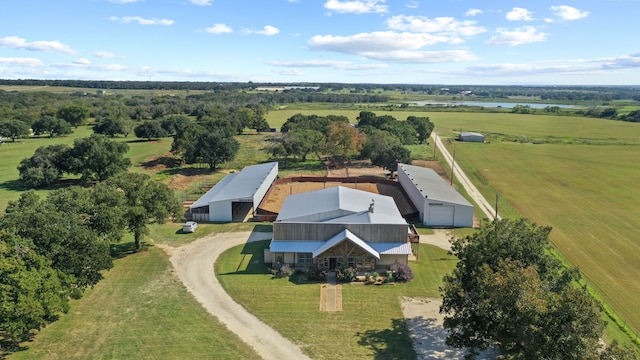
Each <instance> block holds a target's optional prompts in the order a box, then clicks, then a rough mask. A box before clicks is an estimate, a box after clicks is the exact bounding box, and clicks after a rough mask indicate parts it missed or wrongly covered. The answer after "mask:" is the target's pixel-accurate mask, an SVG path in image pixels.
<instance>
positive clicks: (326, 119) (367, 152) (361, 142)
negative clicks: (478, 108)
mask: <svg viewBox="0 0 640 360" xmlns="http://www.w3.org/2000/svg"><path fill="white" fill-rule="evenodd" d="M357 120H358V123H357V125H356V126H352V125H350V124H349V119H348V118H347V117H346V116H341V115H327V116H318V115H315V114H312V115H303V114H296V115H293V116H292V117H290V118H289V119H287V121H286V122H285V123H284V124H283V125H282V127H281V129H280V132H281V134H279V135H275V136H274V137H272V138H271V145H270V146H269V147H268V148H267V149H266V151H268V152H269V153H270V154H271V156H273V157H274V158H281V159H283V160H284V167H287V162H288V160H289V158H290V157H296V158H298V159H299V160H300V161H306V159H307V156H308V155H309V154H314V155H316V156H317V157H318V158H319V159H320V157H321V155H323V154H326V155H329V156H332V157H335V158H338V159H350V158H356V157H358V158H367V159H371V162H372V164H374V165H377V166H381V167H383V168H384V169H386V170H389V171H391V172H393V171H394V170H395V169H396V168H397V164H398V163H399V162H401V163H410V162H411V153H410V151H409V150H408V149H407V148H406V147H405V146H404V145H412V144H417V143H423V142H425V141H426V140H427V139H428V137H429V136H430V135H431V132H432V131H433V126H434V125H433V123H432V122H431V121H430V120H429V118H428V117H416V116H409V117H408V118H407V119H406V121H400V120H398V119H396V118H394V117H393V116H390V115H382V116H378V115H376V114H375V113H373V112H370V111H362V112H360V114H359V116H358V118H357Z"/></svg>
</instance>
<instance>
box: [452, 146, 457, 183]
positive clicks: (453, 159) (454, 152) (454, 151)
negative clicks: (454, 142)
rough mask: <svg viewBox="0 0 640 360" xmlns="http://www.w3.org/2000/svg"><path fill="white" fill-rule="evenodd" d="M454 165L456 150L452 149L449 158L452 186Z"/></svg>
mask: <svg viewBox="0 0 640 360" xmlns="http://www.w3.org/2000/svg"><path fill="white" fill-rule="evenodd" d="M455 166H456V150H455V149H454V150H453V158H452V159H451V186H453V168H454V167H455Z"/></svg>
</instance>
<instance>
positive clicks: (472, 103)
mask: <svg viewBox="0 0 640 360" xmlns="http://www.w3.org/2000/svg"><path fill="white" fill-rule="evenodd" d="M411 103H412V104H416V105H418V106H425V105H442V106H459V105H464V106H482V107H495V108H497V107H501V108H506V109H511V108H513V107H514V106H516V105H527V106H529V107H531V108H532V109H544V108H546V107H547V106H557V107H559V108H563V109H576V108H580V106H576V105H563V104H533V103H507V102H486V101H412V102H411Z"/></svg>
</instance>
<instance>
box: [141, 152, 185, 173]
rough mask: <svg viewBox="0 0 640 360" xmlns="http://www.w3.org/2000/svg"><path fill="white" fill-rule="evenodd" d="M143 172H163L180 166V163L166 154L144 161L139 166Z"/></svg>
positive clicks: (169, 154)
mask: <svg viewBox="0 0 640 360" xmlns="http://www.w3.org/2000/svg"><path fill="white" fill-rule="evenodd" d="M140 166H141V167H143V168H144V169H145V170H153V171H159V170H165V169H170V168H175V167H178V166H180V161H179V160H178V159H176V158H174V157H173V155H171V153H166V154H163V155H159V156H154V157H151V158H148V159H146V160H145V161H143V162H142V163H141V164H140Z"/></svg>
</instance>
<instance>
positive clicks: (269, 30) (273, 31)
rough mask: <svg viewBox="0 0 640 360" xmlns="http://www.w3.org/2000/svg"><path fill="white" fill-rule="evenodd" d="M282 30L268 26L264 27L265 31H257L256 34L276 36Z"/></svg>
mask: <svg viewBox="0 0 640 360" xmlns="http://www.w3.org/2000/svg"><path fill="white" fill-rule="evenodd" d="M279 32H280V30H279V29H278V28H277V27H274V26H271V25H266V26H265V27H264V29H262V30H259V31H256V32H255V33H256V34H260V35H266V36H273V35H276V34H277V33H279Z"/></svg>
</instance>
